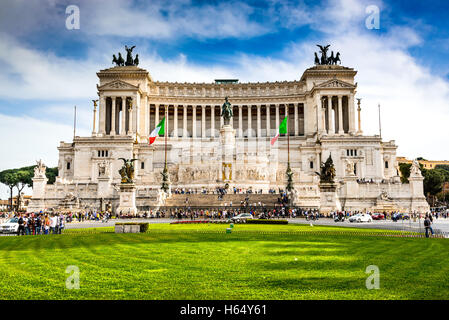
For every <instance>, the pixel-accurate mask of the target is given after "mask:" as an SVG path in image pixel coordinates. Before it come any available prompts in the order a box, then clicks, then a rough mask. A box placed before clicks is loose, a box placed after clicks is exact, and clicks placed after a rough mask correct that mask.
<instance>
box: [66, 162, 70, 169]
mask: <svg viewBox="0 0 449 320" xmlns="http://www.w3.org/2000/svg"><path fill="white" fill-rule="evenodd" d="M67 170H70V162H67Z"/></svg>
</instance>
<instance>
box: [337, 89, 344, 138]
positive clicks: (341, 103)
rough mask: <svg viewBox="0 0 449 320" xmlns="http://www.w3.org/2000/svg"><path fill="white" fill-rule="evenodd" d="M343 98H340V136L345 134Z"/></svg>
mask: <svg viewBox="0 0 449 320" xmlns="http://www.w3.org/2000/svg"><path fill="white" fill-rule="evenodd" d="M342 100H343V97H342V96H341V95H339V96H338V134H340V135H342V134H344V133H345V131H344V128H343V102H342Z"/></svg>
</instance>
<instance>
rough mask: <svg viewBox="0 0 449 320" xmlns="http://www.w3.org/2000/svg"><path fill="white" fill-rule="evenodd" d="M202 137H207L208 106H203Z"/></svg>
mask: <svg viewBox="0 0 449 320" xmlns="http://www.w3.org/2000/svg"><path fill="white" fill-rule="evenodd" d="M201 138H206V106H205V105H202V106H201Z"/></svg>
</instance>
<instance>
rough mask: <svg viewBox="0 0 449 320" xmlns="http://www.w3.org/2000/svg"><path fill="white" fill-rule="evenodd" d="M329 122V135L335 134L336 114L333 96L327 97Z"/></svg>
mask: <svg viewBox="0 0 449 320" xmlns="http://www.w3.org/2000/svg"><path fill="white" fill-rule="evenodd" d="M327 120H328V126H329V131H328V134H329V135H334V134H335V128H334V112H333V110H332V96H327Z"/></svg>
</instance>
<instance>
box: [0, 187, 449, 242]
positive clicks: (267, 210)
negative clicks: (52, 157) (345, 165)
mask: <svg viewBox="0 0 449 320" xmlns="http://www.w3.org/2000/svg"><path fill="white" fill-rule="evenodd" d="M241 213H249V214H251V215H252V216H253V217H254V218H261V219H287V218H289V219H291V218H305V219H306V220H318V219H320V218H334V219H335V218H339V219H340V220H341V219H342V218H343V217H344V218H349V217H351V216H353V215H355V214H359V213H365V214H370V215H372V214H374V213H372V212H369V211H363V212H362V211H334V212H330V213H327V214H323V213H320V212H319V210H317V209H303V208H295V207H289V206H288V198H287V194H286V193H280V196H279V198H278V204H277V205H276V206H275V207H274V208H273V207H267V206H265V204H263V203H260V202H259V203H254V204H250V203H249V198H248V197H246V198H245V200H244V201H243V200H242V203H241V204H240V207H238V206H237V207H232V203H230V205H229V206H228V205H226V206H224V207H220V208H210V209H197V208H190V207H189V206H185V207H183V208H159V209H149V210H146V211H140V212H139V213H138V214H137V215H132V214H128V213H122V212H118V213H114V214H111V213H109V212H97V211H83V212H67V213H55V212H42V211H41V212H39V213H15V212H9V213H7V212H3V213H0V223H1V222H5V221H6V220H8V219H10V218H17V223H18V225H19V227H18V231H17V233H18V234H19V235H40V234H44V235H45V234H60V233H61V232H62V231H63V230H64V228H65V226H66V223H71V222H84V221H103V222H107V221H108V220H109V219H111V218H116V219H126V218H143V219H153V218H154V219H158V218H170V219H190V220H194V219H202V220H203V219H211V220H219V219H230V218H233V217H235V216H237V215H239V214H241ZM398 215H400V216H401V219H411V220H413V221H417V220H418V219H419V221H423V226H424V228H425V231H426V236H429V235H430V234H432V235H433V234H434V230H433V228H432V224H433V223H434V221H435V220H438V219H447V218H449V210H440V211H435V210H433V211H431V212H429V213H427V214H425V215H424V214H419V213H410V214H403V213H399V212H383V217H382V219H385V220H387V219H388V220H390V219H391V220H392V221H394V220H395V217H397V216H398Z"/></svg>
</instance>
